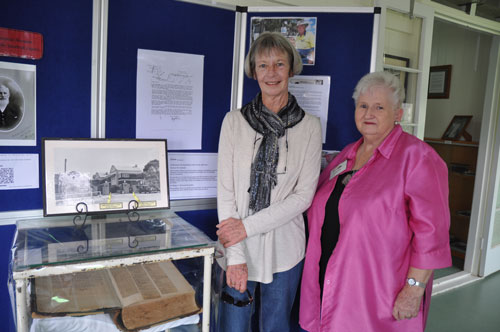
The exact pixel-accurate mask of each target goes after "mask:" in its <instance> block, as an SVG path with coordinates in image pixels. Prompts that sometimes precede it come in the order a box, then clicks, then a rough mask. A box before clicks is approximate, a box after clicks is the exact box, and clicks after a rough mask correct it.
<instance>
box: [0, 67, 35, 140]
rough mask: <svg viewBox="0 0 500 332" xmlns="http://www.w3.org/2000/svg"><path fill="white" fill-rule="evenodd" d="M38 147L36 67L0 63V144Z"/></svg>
mask: <svg viewBox="0 0 500 332" xmlns="http://www.w3.org/2000/svg"><path fill="white" fill-rule="evenodd" d="M2 145H5V146H36V66H35V65H28V64H22V63H10V62H0V146H2Z"/></svg>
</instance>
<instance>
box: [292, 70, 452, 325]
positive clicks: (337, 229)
mask: <svg viewBox="0 0 500 332" xmlns="http://www.w3.org/2000/svg"><path fill="white" fill-rule="evenodd" d="M353 98H354V101H355V105H356V110H355V113H354V118H355V122H356V127H357V128H358V130H359V132H360V133H361V135H362V137H361V138H360V139H359V140H358V141H357V142H354V143H352V144H350V145H348V146H347V147H346V148H344V149H343V150H342V152H341V153H340V154H339V155H338V156H337V157H336V158H335V159H334V160H333V161H332V162H331V163H330V164H329V165H328V166H327V168H326V169H325V170H324V171H323V172H322V174H321V176H320V179H319V183H318V188H317V191H316V195H315V197H314V200H313V203H312V205H311V207H310V208H309V211H308V220H309V242H308V246H307V252H306V259H305V265H304V272H303V277H302V287H301V303H300V325H301V326H302V328H304V329H305V330H307V331H310V332H313V331H314V332H315V331H342V332H351V331H352V332H357V331H363V332H369V331H374V332H375V331H376V332H391V331H405V332H412V331H415V332H416V331H418V332H422V331H424V329H425V323H426V318H427V314H428V309H429V305H430V299H431V291H432V271H433V270H434V269H437V268H444V267H447V266H450V265H451V255H450V247H449V239H448V229H449V219H450V215H449V208H448V175H447V168H446V165H445V163H444V162H443V161H442V160H441V158H440V157H439V156H438V154H437V153H436V152H435V151H434V150H433V149H432V148H431V147H429V146H428V145H427V144H426V143H424V142H422V141H421V140H419V139H418V138H416V137H414V136H412V135H409V134H407V133H405V132H403V131H402V129H401V127H400V126H399V125H398V124H397V123H398V122H399V121H400V120H401V117H402V114H403V110H402V109H401V103H402V101H403V100H404V90H403V89H402V87H401V84H400V82H399V80H398V78H397V77H395V76H394V75H392V74H390V73H387V72H376V73H371V74H368V75H366V76H364V77H363V78H362V79H361V80H360V81H359V83H358V85H357V86H356V89H355V91H354V94H353Z"/></svg>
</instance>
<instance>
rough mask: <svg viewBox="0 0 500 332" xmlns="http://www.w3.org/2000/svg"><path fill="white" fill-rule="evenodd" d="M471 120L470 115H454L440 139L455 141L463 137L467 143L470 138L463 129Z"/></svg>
mask: <svg viewBox="0 0 500 332" xmlns="http://www.w3.org/2000/svg"><path fill="white" fill-rule="evenodd" d="M471 119H472V115H455V116H454V117H453V119H452V120H451V122H450V124H449V125H448V128H446V130H445V132H444V134H443V137H441V139H443V140H451V141H457V140H459V139H460V137H462V136H464V137H465V139H466V140H467V141H470V140H471V139H472V137H471V136H470V134H469V133H467V132H466V131H465V129H466V128H467V126H468V125H469V122H470V120H471Z"/></svg>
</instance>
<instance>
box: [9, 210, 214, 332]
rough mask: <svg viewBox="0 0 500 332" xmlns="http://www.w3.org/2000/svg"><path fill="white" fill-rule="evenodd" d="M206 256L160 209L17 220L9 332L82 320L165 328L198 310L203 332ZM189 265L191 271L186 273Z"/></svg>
mask: <svg viewBox="0 0 500 332" xmlns="http://www.w3.org/2000/svg"><path fill="white" fill-rule="evenodd" d="M214 251H215V244H214V242H213V241H212V240H211V239H210V238H209V237H208V236H206V235H205V234H204V233H202V232H201V231H200V230H198V229H197V228H196V227H194V226H192V225H191V224H189V223H188V222H186V221H185V220H183V219H182V218H180V217H179V216H177V215H176V214H175V213H173V212H171V211H168V210H158V211H148V212H141V214H140V215H139V214H133V215H132V217H131V215H130V214H113V215H102V216H93V217H91V216H88V217H86V218H85V219H83V218H82V216H79V215H77V216H75V217H73V216H70V217H68V216H60V217H50V218H41V219H30V220H19V221H18V222H17V230H16V236H15V238H14V244H13V247H12V263H11V266H10V268H11V284H12V285H11V288H12V290H14V291H13V295H12V301H13V303H15V306H16V314H17V318H16V321H17V330H18V331H28V330H29V327H30V325H31V326H32V327H33V326H34V324H35V323H40V321H42V320H43V321H44V322H46V321H48V320H51V319H54V321H56V320H57V319H59V318H53V317H58V316H63V317H65V318H67V319H72V318H71V317H74V316H82V315H87V316H86V317H88V318H90V319H92V318H93V317H95V318H96V319H103V317H104V319H108V320H109V321H108V323H109V322H111V323H115V324H116V328H117V329H122V330H123V329H124V328H125V329H126V330H137V329H143V328H149V327H151V326H154V325H158V324H165V325H164V326H163V329H168V328H170V327H174V326H178V325H179V324H180V323H179V322H183V321H185V322H186V324H192V323H193V322H194V323H196V322H197V320H199V318H198V317H199V316H198V314H199V313H201V312H202V324H201V331H205V332H208V331H209V321H210V319H209V318H210V303H211V302H210V289H211V268H212V261H213V254H214ZM186 262H188V263H187V264H186ZM193 262H195V263H193ZM196 262H198V263H196ZM193 264H195V265H197V267H198V270H199V271H196V268H195V269H193V268H186V265H187V266H189V265H193ZM187 271H188V272H187ZM192 271H195V272H194V273H192ZM188 274H189V275H188ZM103 313H104V314H103ZM107 316H109V318H106V317H107ZM47 317H51V318H47ZM75 319H76V318H75ZM168 324H170V325H168ZM198 325H199V324H198ZM92 326H95V324H93V325H92ZM32 330H33V329H32ZM57 330H64V328H59V329H57ZM198 330H199V329H198ZM103 331H110V330H109V327H108V328H106V329H103Z"/></svg>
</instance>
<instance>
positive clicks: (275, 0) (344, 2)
mask: <svg viewBox="0 0 500 332" xmlns="http://www.w3.org/2000/svg"><path fill="white" fill-rule="evenodd" d="M432 1H433V2H437V3H440V4H443V5H446V6H449V7H452V8H455V9H459V10H462V11H464V12H467V13H468V10H469V8H470V4H471V3H476V4H477V7H476V8H477V9H476V15H477V16H480V17H483V18H487V19H490V20H494V21H499V22H500V0H432ZM211 2H212V3H222V4H230V5H236V6H246V7H251V6H311V7H321V6H332V5H335V6H337V7H339V6H340V7H342V6H347V7H352V6H372V5H373V0H211Z"/></svg>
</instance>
